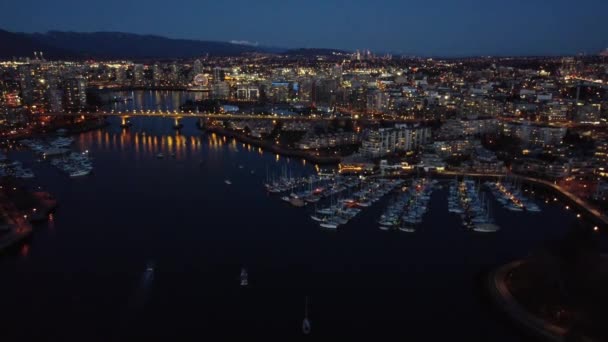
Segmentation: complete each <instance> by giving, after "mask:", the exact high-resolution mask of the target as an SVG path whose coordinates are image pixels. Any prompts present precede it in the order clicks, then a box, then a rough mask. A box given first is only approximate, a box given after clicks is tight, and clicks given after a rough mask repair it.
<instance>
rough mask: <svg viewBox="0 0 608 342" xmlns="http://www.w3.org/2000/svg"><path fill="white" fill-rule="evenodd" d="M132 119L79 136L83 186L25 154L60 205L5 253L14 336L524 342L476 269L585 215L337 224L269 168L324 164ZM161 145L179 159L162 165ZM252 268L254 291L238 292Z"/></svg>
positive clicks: (434, 209)
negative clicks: (290, 201) (307, 329)
mask: <svg viewBox="0 0 608 342" xmlns="http://www.w3.org/2000/svg"><path fill="white" fill-rule="evenodd" d="M133 123H134V126H133V127H132V128H131V129H130V130H129V131H122V130H121V129H120V128H119V127H118V122H116V121H114V122H113V125H112V126H111V127H109V128H107V129H106V130H100V131H94V132H89V133H84V134H82V135H80V136H77V137H76V139H77V143H76V146H77V147H76V148H77V149H79V150H85V149H88V150H89V151H90V153H91V155H92V157H93V158H94V166H95V170H94V174H92V175H90V176H87V177H84V178H80V179H70V178H69V177H67V176H66V175H64V174H62V173H61V172H60V171H59V170H57V169H54V168H53V167H52V166H50V164H47V163H36V162H33V161H32V156H31V155H30V154H29V152H26V153H19V154H14V155H17V156H18V157H19V158H21V159H25V160H30V161H31V165H33V167H34V171H35V173H36V174H37V178H36V180H35V183H39V184H42V185H44V187H45V188H46V189H48V190H49V191H51V192H52V193H53V194H54V195H55V196H56V197H57V198H58V200H59V203H60V207H59V208H58V210H57V212H56V213H55V215H54V217H53V221H52V222H50V223H49V224H48V225H47V224H45V225H41V226H38V227H36V230H35V235H34V237H33V240H32V241H31V243H29V244H28V245H27V246H24V247H23V248H22V249H21V251H20V252H19V253H16V254H15V255H5V256H3V257H2V258H0V279H1V281H0V292H1V293H2V294H3V295H2V302H1V307H2V310H1V314H0V317H1V318H2V328H1V329H0V338H2V340H6V341H13V340H42V341H73V340H80V341H123V340H124V341H133V340H140V339H144V338H145V339H148V340H162V339H164V340H175V341H189V340H193V341H194V340H196V341H202V340H208V339H209V338H211V337H215V338H216V339H219V340H226V339H229V338H234V337H239V338H255V339H261V338H265V339H271V340H277V339H282V340H299V339H313V340H326V339H329V338H335V339H339V340H346V339H348V340H354V339H360V338H363V337H366V338H373V339H374V340H388V339H391V340H395V339H399V340H408V339H409V340H427V341H435V340H486V341H520V340H522V339H524V338H523V337H522V336H521V335H520V334H519V333H518V332H517V331H516V330H515V329H514V328H513V327H512V326H511V325H509V324H508V323H506V322H505V321H504V320H503V318H502V317H501V316H500V315H499V314H497V313H496V312H495V311H494V310H493V309H492V308H491V307H490V306H489V305H488V304H487V303H486V302H485V300H484V299H483V296H482V295H481V291H480V289H479V284H478V276H479V274H480V273H481V272H482V271H483V270H486V269H488V268H490V267H493V266H496V265H498V264H501V263H505V262H508V261H511V260H513V259H516V258H519V257H523V256H526V255H527V254H528V253H530V252H531V251H534V250H536V249H538V248H539V247H541V246H543V244H544V243H546V242H547V241H549V240H552V239H555V238H559V237H560V236H562V235H563V234H564V232H565V231H566V229H567V228H568V227H569V226H570V224H571V223H572V222H573V221H575V220H576V218H575V216H574V213H572V212H570V211H565V210H563V206H562V205H559V204H551V205H545V204H544V203H543V212H542V213H540V214H535V215H533V214H526V213H512V212H507V211H504V210H503V209H501V208H499V207H498V206H497V205H496V203H495V209H494V213H495V216H496V219H497V221H498V222H499V224H500V225H501V226H502V230H501V231H499V232H498V233H496V234H488V235H484V234H475V233H471V232H466V231H464V230H463V229H462V228H461V226H460V225H459V222H458V219H457V217H456V216H453V215H450V214H448V212H447V201H446V193H447V190H446V189H444V190H438V191H436V192H435V193H434V194H433V196H432V198H431V209H430V212H429V213H428V214H427V216H426V218H425V221H424V223H423V226H422V227H421V229H420V230H419V231H418V232H416V233H415V234H407V233H399V232H385V231H381V230H379V229H378V225H377V224H376V220H377V219H378V217H379V215H380V214H381V211H382V209H383V208H384V202H379V203H377V204H375V205H374V206H373V207H371V208H369V209H368V210H365V211H364V212H363V213H362V214H360V215H359V216H358V217H356V218H355V219H354V220H353V221H351V222H350V223H349V224H348V225H346V226H344V227H343V228H341V229H339V230H338V231H333V232H332V231H324V230H321V229H320V228H319V227H318V226H317V225H316V224H315V223H314V222H313V221H312V220H310V219H309V218H308V211H310V209H296V208H291V207H288V205H286V204H285V203H283V202H282V201H280V200H279V199H278V198H276V197H274V196H269V195H267V194H266V193H265V192H264V191H263V187H262V184H263V182H264V181H265V178H266V169H267V168H268V169H269V170H270V171H271V172H280V170H281V169H283V168H284V166H285V165H288V166H289V168H290V169H291V170H292V171H293V173H294V174H309V173H312V172H314V166H312V165H308V164H306V165H305V164H304V163H303V162H302V161H301V160H295V159H291V160H290V159H286V158H283V157H281V158H277V156H275V155H272V154H268V153H262V152H260V151H258V150H257V149H256V148H252V147H249V148H248V147H247V146H244V145H242V144H240V143H236V142H234V141H231V140H228V141H225V142H224V140H223V139H220V138H218V137H213V136H210V135H206V134H202V133H201V132H199V131H198V130H196V128H195V125H194V121H193V120H184V129H183V130H182V133H181V134H180V135H177V134H176V132H175V131H174V130H173V129H172V128H171V123H172V121H170V120H169V119H160V118H149V119H144V118H134V119H133ZM159 151H164V153H165V155H168V154H169V153H170V152H174V153H175V154H176V156H175V158H174V159H172V158H165V159H157V158H156V154H157V153H158V152H159ZM201 161H203V163H202V164H201ZM238 165H243V166H244V167H243V168H242V169H240V168H239V167H238ZM251 170H255V174H254V175H252V174H250V171H251ZM225 179H230V180H232V182H233V185H231V186H229V185H226V184H224V180H225ZM150 262H153V263H154V265H155V271H154V273H153V275H146V273H145V270H146V265H147V264H148V263H150ZM241 267H246V268H247V270H248V272H249V284H250V286H249V287H248V288H241V287H240V286H239V273H240V270H241ZM306 296H308V297H309V303H310V305H309V317H310V321H311V324H312V333H311V335H309V336H303V335H302V332H301V325H302V319H303V316H304V302H305V297H306Z"/></svg>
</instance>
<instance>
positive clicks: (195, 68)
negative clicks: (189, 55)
mask: <svg viewBox="0 0 608 342" xmlns="http://www.w3.org/2000/svg"><path fill="white" fill-rule="evenodd" d="M202 73H203V63H201V61H200V60H199V59H197V60H195V61H194V63H193V64H192V77H193V78H194V77H196V75H198V74H202Z"/></svg>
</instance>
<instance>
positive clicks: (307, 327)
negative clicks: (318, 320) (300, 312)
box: [302, 297, 310, 335]
mask: <svg viewBox="0 0 608 342" xmlns="http://www.w3.org/2000/svg"><path fill="white" fill-rule="evenodd" d="M302 333H303V334H304V335H308V334H310V321H309V320H308V297H306V305H305V307H304V320H303V321H302Z"/></svg>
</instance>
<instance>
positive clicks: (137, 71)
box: [133, 64, 145, 86]
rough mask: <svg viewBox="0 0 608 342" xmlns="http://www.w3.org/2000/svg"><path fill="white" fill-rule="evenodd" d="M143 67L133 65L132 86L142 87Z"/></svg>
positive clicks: (141, 65)
mask: <svg viewBox="0 0 608 342" xmlns="http://www.w3.org/2000/svg"><path fill="white" fill-rule="evenodd" d="M144 83H145V82H144V65H143V64H135V65H134V66H133V85H134V86H143V85H144Z"/></svg>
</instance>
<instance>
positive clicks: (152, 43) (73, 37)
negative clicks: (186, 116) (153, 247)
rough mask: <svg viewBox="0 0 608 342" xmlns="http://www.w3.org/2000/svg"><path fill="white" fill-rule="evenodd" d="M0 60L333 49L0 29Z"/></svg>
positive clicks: (304, 53) (322, 51) (291, 52)
mask: <svg viewBox="0 0 608 342" xmlns="http://www.w3.org/2000/svg"><path fill="white" fill-rule="evenodd" d="M0 46H2V48H1V49H0V59H11V58H13V57H33V56H34V51H42V52H43V53H44V56H45V58H47V59H84V58H95V59H136V60H137V59H179V58H192V57H198V56H202V55H205V54H209V55H211V56H238V55H242V54H244V53H252V52H259V53H278V54H286V55H290V56H308V55H331V54H333V53H343V52H344V51H341V50H334V49H293V50H290V49H282V48H274V47H266V46H258V45H253V44H242V43H239V42H236V43H234V42H219V41H204V40H189V39H171V38H166V37H161V36H154V35H139V34H132V33H122V32H93V33H81V32H63V31H49V32H47V33H18V32H9V31H4V30H0Z"/></svg>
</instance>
